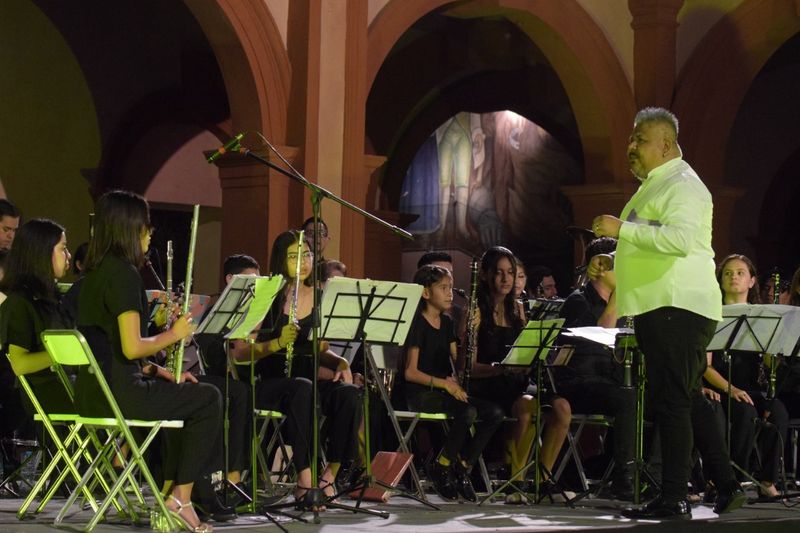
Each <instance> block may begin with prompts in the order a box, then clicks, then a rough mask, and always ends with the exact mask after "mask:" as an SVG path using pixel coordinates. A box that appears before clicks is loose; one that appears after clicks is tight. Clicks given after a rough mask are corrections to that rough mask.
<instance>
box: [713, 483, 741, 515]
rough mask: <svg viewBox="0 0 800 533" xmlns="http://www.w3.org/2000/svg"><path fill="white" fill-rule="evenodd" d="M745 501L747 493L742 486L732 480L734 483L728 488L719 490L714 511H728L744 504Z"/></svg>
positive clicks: (718, 512) (719, 512)
mask: <svg viewBox="0 0 800 533" xmlns="http://www.w3.org/2000/svg"><path fill="white" fill-rule="evenodd" d="M746 501H747V495H746V494H745V493H744V490H742V486H741V485H739V483H736V482H734V485H733V486H732V487H731V488H729V489H728V490H720V491H719V493H718V494H717V501H716V503H714V512H715V513H717V514H722V513H730V512H731V511H735V510H736V509H738V508H739V507H741V506H742V505H744V503H745V502H746Z"/></svg>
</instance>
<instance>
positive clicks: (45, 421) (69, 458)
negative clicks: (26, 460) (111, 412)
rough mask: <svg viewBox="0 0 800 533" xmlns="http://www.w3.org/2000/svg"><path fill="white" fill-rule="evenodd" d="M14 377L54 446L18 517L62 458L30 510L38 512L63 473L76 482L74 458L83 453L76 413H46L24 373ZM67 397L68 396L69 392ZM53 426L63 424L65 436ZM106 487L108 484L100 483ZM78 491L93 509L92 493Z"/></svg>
mask: <svg viewBox="0 0 800 533" xmlns="http://www.w3.org/2000/svg"><path fill="white" fill-rule="evenodd" d="M17 380H18V382H19V383H20V386H21V387H22V390H24V391H25V394H26V395H27V396H28V399H29V400H30V402H31V404H32V405H33V408H34V410H35V414H34V420H35V421H37V422H41V423H42V425H43V426H44V428H45V431H46V432H47V434H48V435H49V436H50V438H51V439H52V441H53V445H54V446H55V448H56V452H55V454H54V455H53V456H52V458H51V461H50V462H49V464H48V465H47V467H46V468H45V469H44V471H43V472H42V475H41V476H40V477H39V479H38V481H37V482H36V483H35V484H34V485H33V487H32V488H31V491H30V493H28V496H27V497H26V498H25V500H24V501H23V503H22V505H21V506H20V508H19V510H18V511H17V518H18V519H19V520H22V519H24V518H25V516H26V514H27V512H28V508H29V507H30V505H31V504H32V503H33V501H34V499H35V498H36V497H37V496H38V495H39V493H40V492H41V491H42V489H43V488H44V486H45V484H46V483H47V482H48V481H49V480H50V478H51V475H52V474H53V473H54V471H55V470H56V468H58V466H59V464H60V463H61V462H62V461H63V463H64V467H65V469H64V470H63V471H62V472H61V474H60V475H59V476H58V478H57V479H56V480H55V481H54V482H52V483H51V485H50V489H49V490H48V492H47V494H46V495H45V497H44V498H43V499H42V501H41V502H40V504H39V506H38V508H37V509H36V510H35V511H34V513H39V512H41V511H42V510H43V509H44V507H45V506H46V505H47V503H48V502H49V501H50V499H51V498H52V496H53V494H54V493H55V491H56V490H57V489H58V488H59V487H60V486H61V484H62V483H63V482H64V480H65V478H66V476H67V475H68V474H69V475H71V476H72V478H73V479H74V480H75V482H76V483H79V482H80V480H81V475H80V473H79V472H78V468H77V462H78V460H79V459H80V457H81V455H83V451H84V448H85V446H84V442H83V440H82V439H81V437H80V432H81V428H82V424H81V423H80V421H79V418H80V417H79V416H78V415H77V414H75V413H47V412H46V411H45V410H44V408H43V407H42V405H41V403H40V402H39V399H38V398H37V397H36V394H35V393H34V392H33V388H32V387H31V385H30V383H28V380H27V378H26V376H25V375H24V374H17ZM70 398H72V396H71V395H70ZM56 426H64V427H66V428H67V430H68V434H67V436H66V438H64V439H63V440H62V438H61V436H60V435H59V434H58V432H57V431H56V429H55V427H56ZM72 445H77V447H78V451H77V452H74V453H70V452H69V451H68V449H69V448H70V447H71V446H72ZM104 488H105V489H106V490H107V489H108V486H107V485H106V486H104ZM82 493H83V495H84V497H85V498H86V500H87V501H88V503H89V505H90V506H91V507H92V509H93V510H94V511H97V504H96V502H95V501H94V498H93V497H92V494H91V492H90V491H89V490H88V488H87V487H83V489H82Z"/></svg>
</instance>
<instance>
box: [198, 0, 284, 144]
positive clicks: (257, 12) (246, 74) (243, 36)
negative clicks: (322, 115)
mask: <svg viewBox="0 0 800 533" xmlns="http://www.w3.org/2000/svg"><path fill="white" fill-rule="evenodd" d="M186 5H187V6H188V7H189V9H190V10H191V12H192V13H193V14H194V16H195V17H196V19H197V21H198V23H199V24H200V26H201V27H202V28H203V31H204V33H205V34H206V36H207V38H208V41H209V44H210V45H211V48H212V50H213V51H214V54H215V55H216V58H217V62H218V63H219V67H220V71H221V72H222V77H223V79H224V81H225V88H226V90H227V94H228V101H229V105H230V110H231V120H230V125H229V126H230V129H231V133H232V132H233V131H237V132H238V131H240V130H257V131H261V132H263V134H264V135H265V136H267V137H268V138H270V139H273V140H274V141H277V142H278V143H283V142H284V140H285V136H286V116H287V107H288V101H289V87H290V81H291V67H290V64H289V57H288V55H287V52H286V48H285V47H284V44H283V40H282V39H281V35H280V32H279V31H278V27H277V25H276V24H275V20H274V18H273V17H272V14H271V13H270V11H269V8H268V7H267V4H266V3H265V2H241V1H239V0H217V1H216V2H213V3H210V2H207V1H205V0H186ZM209 129H211V128H209ZM223 129H226V128H223Z"/></svg>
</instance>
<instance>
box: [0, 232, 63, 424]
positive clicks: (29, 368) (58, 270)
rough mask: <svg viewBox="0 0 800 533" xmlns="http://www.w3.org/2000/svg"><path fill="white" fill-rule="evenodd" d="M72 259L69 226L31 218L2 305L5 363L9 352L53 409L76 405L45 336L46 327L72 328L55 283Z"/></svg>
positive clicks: (20, 235) (12, 257)
mask: <svg viewBox="0 0 800 533" xmlns="http://www.w3.org/2000/svg"><path fill="white" fill-rule="evenodd" d="M69 260H70V254H69V250H67V236H66V234H65V233H64V228H63V227H61V226H60V225H58V224H57V223H55V222H53V221H51V220H45V219H36V220H31V221H28V222H26V223H25V224H23V225H22V227H20V228H19V231H17V236H16V238H15V240H14V248H13V249H12V250H11V252H10V253H9V255H8V260H7V263H6V269H5V277H4V278H3V283H2V290H3V292H5V293H6V295H7V296H8V298H7V299H6V300H5V302H3V305H2V306H0V338H2V339H3V349H2V351H3V354H2V363H3V365H5V364H6V358H5V355H6V354H7V355H8V357H9V359H10V360H11V365H12V367H13V369H14V371H15V373H16V374H28V382H29V383H30V385H31V388H32V389H33V391H34V393H35V394H36V398H37V399H38V400H39V402H40V403H41V404H42V407H44V409H45V410H47V411H49V412H72V411H73V410H74V407H73V405H72V401H71V400H70V399H69V396H68V395H67V393H66V391H65V389H64V387H63V386H62V385H61V383H59V381H58V377H57V376H56V374H54V373H53V372H50V370H49V368H50V364H51V363H50V356H49V355H48V354H47V352H46V351H45V349H44V346H42V341H41V339H40V335H41V333H42V331H44V330H45V329H51V328H69V327H72V324H71V320H70V319H69V317H68V316H67V314H66V313H65V312H64V310H63V308H62V306H61V294H60V293H59V291H58V288H57V287H56V282H55V280H56V279H60V278H62V277H63V276H64V275H65V274H66V273H67V272H68V271H69ZM31 372H33V373H32V374H30V373H31ZM8 392H13V393H14V394H16V393H18V392H19V391H18V390H17V389H15V388H12V389H9V391H8ZM27 402H28V399H27V398H24V399H23V403H24V404H25V405H27ZM4 403H6V402H4ZM8 405H12V403H11V402H9V403H8ZM29 411H30V412H32V410H30V409H29Z"/></svg>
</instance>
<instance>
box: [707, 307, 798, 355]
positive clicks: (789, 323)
mask: <svg viewBox="0 0 800 533" xmlns="http://www.w3.org/2000/svg"><path fill="white" fill-rule="evenodd" d="M742 315H746V316H747V323H746V324H743V325H742V327H741V328H740V329H739V333H738V335H737V336H736V338H735V339H734V340H733V342H732V343H731V346H730V348H731V349H732V350H741V351H746V352H764V353H770V354H783V355H789V354H791V353H792V352H793V351H794V347H795V345H796V344H797V340H798V336H800V307H795V306H792V305H779V304H733V305H723V306H722V322H719V323H718V324H717V331H716V334H715V335H714V338H713V339H712V341H711V343H710V344H709V345H708V349H709V350H722V349H724V348H725V346H726V345H727V343H728V340H729V339H730V336H731V335H732V334H733V328H734V327H735V324H736V321H737V319H738V318H739V317H740V316H742ZM762 348H763V350H762Z"/></svg>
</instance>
